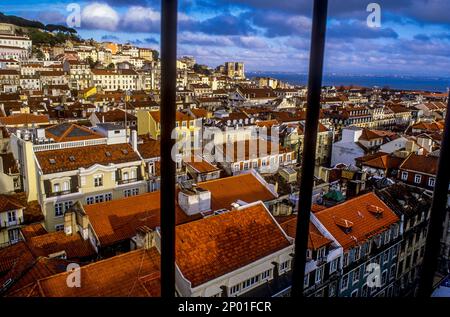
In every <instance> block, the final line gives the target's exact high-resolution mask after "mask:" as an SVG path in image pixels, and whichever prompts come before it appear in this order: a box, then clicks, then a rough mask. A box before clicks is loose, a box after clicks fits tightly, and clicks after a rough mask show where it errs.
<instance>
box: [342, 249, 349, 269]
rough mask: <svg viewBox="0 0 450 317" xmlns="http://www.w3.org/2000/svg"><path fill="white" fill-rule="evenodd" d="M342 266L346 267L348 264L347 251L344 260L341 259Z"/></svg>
mask: <svg viewBox="0 0 450 317" xmlns="http://www.w3.org/2000/svg"><path fill="white" fill-rule="evenodd" d="M343 262H344V263H343V267H346V266H347V265H348V252H346V253H345V254H344V261H343Z"/></svg>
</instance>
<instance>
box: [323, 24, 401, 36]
mask: <svg viewBox="0 0 450 317" xmlns="http://www.w3.org/2000/svg"><path fill="white" fill-rule="evenodd" d="M328 35H329V37H335V38H362V39H376V38H393V39H395V38H398V34H397V32H395V31H394V30H393V29H392V28H371V27H368V26H367V24H366V23H365V22H361V21H338V22H335V23H333V24H329V26H328Z"/></svg>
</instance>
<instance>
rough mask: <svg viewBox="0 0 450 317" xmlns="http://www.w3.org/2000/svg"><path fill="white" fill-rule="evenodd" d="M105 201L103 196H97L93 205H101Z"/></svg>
mask: <svg viewBox="0 0 450 317" xmlns="http://www.w3.org/2000/svg"><path fill="white" fill-rule="evenodd" d="M104 200H105V197H104V196H103V195H97V196H95V203H96V204H98V203H102V202H103V201H104Z"/></svg>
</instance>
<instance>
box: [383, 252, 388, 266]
mask: <svg viewBox="0 0 450 317" xmlns="http://www.w3.org/2000/svg"><path fill="white" fill-rule="evenodd" d="M388 261H389V251H385V252H384V253H383V264H385V263H388Z"/></svg>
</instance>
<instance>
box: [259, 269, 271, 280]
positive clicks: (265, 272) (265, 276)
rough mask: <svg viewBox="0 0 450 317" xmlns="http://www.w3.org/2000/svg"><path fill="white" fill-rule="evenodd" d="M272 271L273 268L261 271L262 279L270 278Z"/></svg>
mask: <svg viewBox="0 0 450 317" xmlns="http://www.w3.org/2000/svg"><path fill="white" fill-rule="evenodd" d="M271 272H272V270H267V271H264V272H262V273H261V279H262V280H264V279H268V278H270V273H271Z"/></svg>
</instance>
